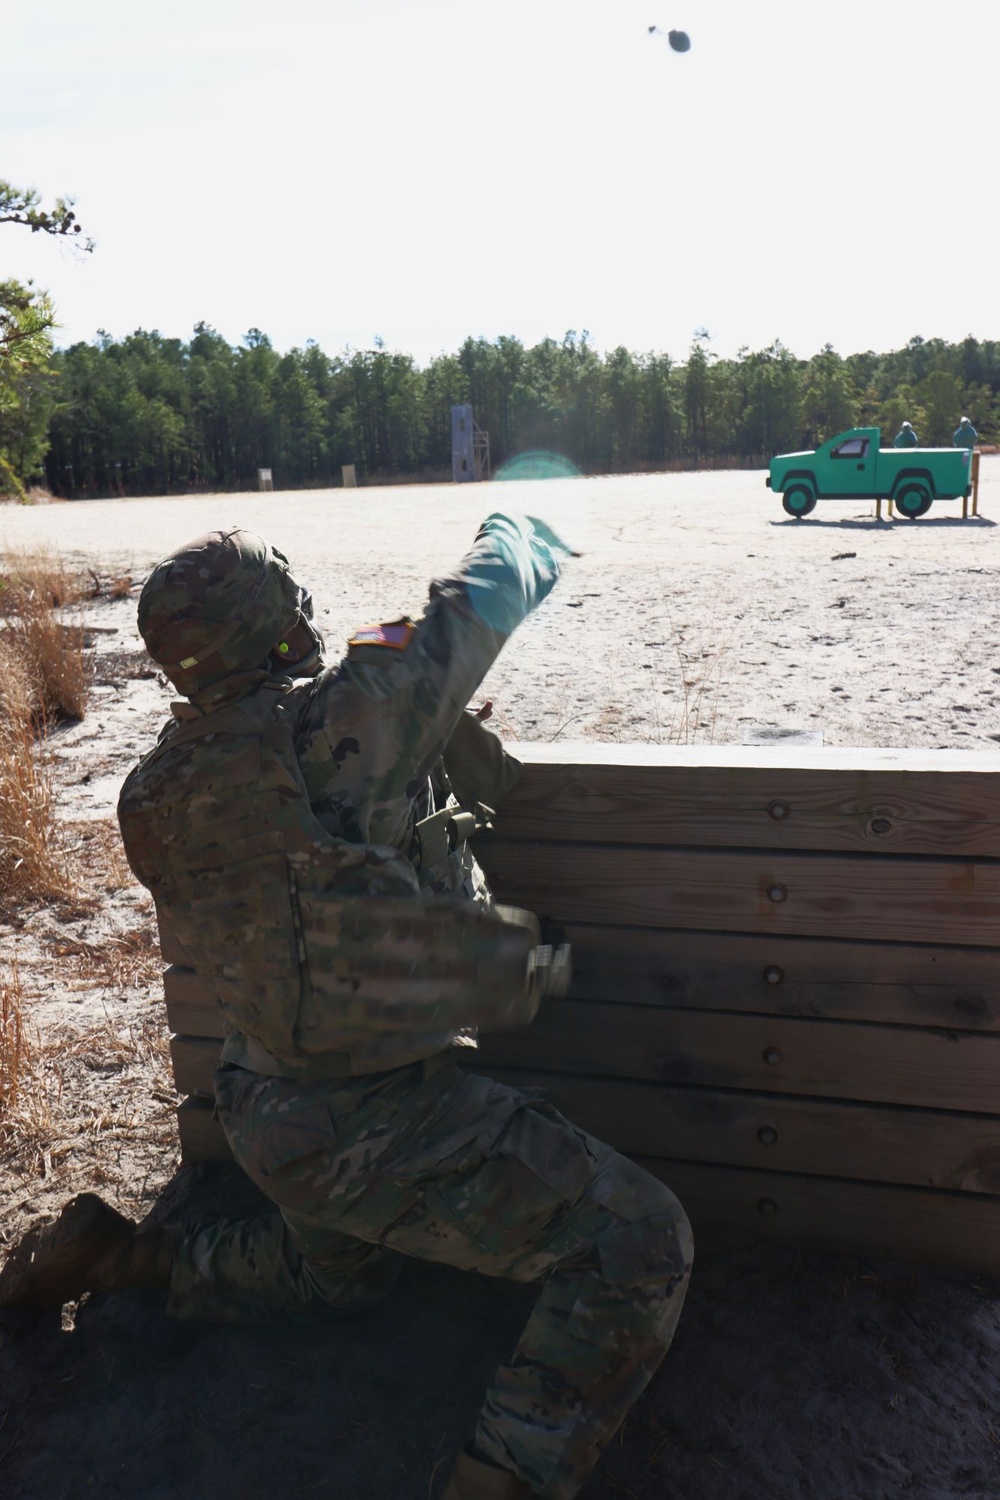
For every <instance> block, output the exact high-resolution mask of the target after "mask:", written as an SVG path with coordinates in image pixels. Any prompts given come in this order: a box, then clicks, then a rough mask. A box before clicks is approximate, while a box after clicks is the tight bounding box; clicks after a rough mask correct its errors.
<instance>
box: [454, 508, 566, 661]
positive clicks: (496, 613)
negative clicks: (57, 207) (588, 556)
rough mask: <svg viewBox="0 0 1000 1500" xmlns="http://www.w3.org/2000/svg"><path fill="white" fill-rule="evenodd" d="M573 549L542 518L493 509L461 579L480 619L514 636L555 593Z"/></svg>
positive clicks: (459, 578) (464, 565) (478, 536)
mask: <svg viewBox="0 0 1000 1500" xmlns="http://www.w3.org/2000/svg"><path fill="white" fill-rule="evenodd" d="M571 553H572V549H571V548H570V547H568V546H567V545H566V543H565V542H564V541H562V539H561V538H560V537H558V536H557V535H556V533H555V532H554V531H553V530H552V528H551V527H549V526H547V525H546V524H545V522H544V521H539V520H536V519H534V518H532V517H530V516H525V515H520V514H518V513H517V512H512V513H511V514H509V515H505V514H504V513H503V512H501V511H494V512H493V514H492V515H489V516H487V517H486V520H485V521H484V522H483V524H482V526H481V527H480V528H479V532H478V534H477V536H476V542H475V545H474V547H473V549H472V551H471V552H470V553H469V554H468V556H467V557H465V558H464V559H463V561H462V565H461V570H460V573H459V575H458V581H459V582H460V583H461V585H462V586H463V588H464V591H465V594H466V597H467V598H468V600H469V603H470V604H471V605H472V607H473V609H474V610H475V612H476V614H477V615H478V616H479V618H480V619H481V620H483V621H484V622H485V624H487V625H488V626H489V627H490V628H491V629H492V630H496V631H498V632H499V633H501V634H502V635H510V634H511V633H512V632H513V631H514V630H515V628H516V627H517V626H518V625H519V624H520V622H521V621H522V620H523V619H524V618H525V616H526V615H529V614H530V613H531V611H532V610H533V609H535V608H537V606H538V605H539V604H541V602H542V600H543V599H545V598H547V596H548V595H549V594H550V593H551V591H552V589H553V588H554V587H555V584H556V580H557V579H558V577H559V574H560V573H561V571H562V565H563V562H564V560H565V559H566V558H567V557H569V556H570V555H571Z"/></svg>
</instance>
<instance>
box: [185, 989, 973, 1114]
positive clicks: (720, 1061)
mask: <svg viewBox="0 0 1000 1500" xmlns="http://www.w3.org/2000/svg"><path fill="white" fill-rule="evenodd" d="M480 1050H481V1054H482V1064H483V1067H484V1069H485V1070H486V1071H489V1070H490V1069H491V1068H526V1069H530V1070H538V1071H543V1072H552V1073H585V1074H591V1075H593V1076H595V1077H600V1076H605V1077H616V1078H636V1079H643V1080H647V1081H650V1082H661V1083H681V1084H697V1085H701V1086H702V1087H705V1088H732V1089H749V1090H752V1091H754V1092H756V1093H778V1094H805V1095H819V1096H820V1097H822V1098H828V1099H830V1098H832V1099H856V1100H868V1101H870V1102H872V1103H877V1104H910V1105H915V1106H917V1107H918V1108H928V1109H954V1110H962V1111H968V1112H972V1113H976V1114H997V1115H1000V1036H996V1035H993V1034H991V1033H982V1032H979V1033H968V1032H955V1031H952V1032H945V1031H930V1030H920V1029H918V1028H916V1027H908V1026H866V1025H862V1024H857V1023H855V1022H851V1021H815V1020H806V1019H801V1018H797V1017H790V1016H757V1015H735V1014H731V1013H726V1012H709V1013H706V1012H701V1011H693V1010H674V1009H667V1008H665V1009H657V1008H655V1007H653V1006H644V1005H628V1004H625V1003H619V1004H617V1005H606V1004H600V1003H598V1002H594V1003H591V1002H587V1001H582V1000H548V1001H546V1002H545V1003H544V1004H543V1005H542V1007H541V1010H540V1011H539V1013H538V1017H537V1019H536V1020H535V1022H534V1024H533V1025H532V1026H531V1027H529V1028H528V1029H527V1030H526V1031H518V1032H513V1031H512V1032H508V1033H506V1034H503V1035H499V1034H498V1035H494V1036H483V1037H482V1038H481V1043H480ZM769 1059H770V1060H769ZM178 1087H183V1086H182V1085H180V1084H179V1085H178Z"/></svg>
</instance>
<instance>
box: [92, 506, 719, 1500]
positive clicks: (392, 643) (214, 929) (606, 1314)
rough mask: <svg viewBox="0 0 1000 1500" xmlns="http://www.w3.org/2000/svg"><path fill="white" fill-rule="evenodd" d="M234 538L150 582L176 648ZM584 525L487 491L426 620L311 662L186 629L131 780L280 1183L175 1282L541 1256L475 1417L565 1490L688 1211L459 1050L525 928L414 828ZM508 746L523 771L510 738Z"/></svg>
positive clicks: (255, 1291)
mask: <svg viewBox="0 0 1000 1500" xmlns="http://www.w3.org/2000/svg"><path fill="white" fill-rule="evenodd" d="M242 535H245V534H242ZM211 542H212V539H206V541H205V542H204V543H199V544H195V545H194V546H193V547H192V548H189V549H186V550H185V553H184V554H181V555H179V561H178V560H177V559H174V560H173V561H172V560H171V559H168V560H167V561H166V562H165V563H164V564H162V565H161V569H160V570H157V572H155V573H154V574H153V575H152V576H151V579H150V580H149V582H147V585H146V589H145V590H144V595H147V591H149V592H148V595H147V608H146V616H145V619H144V614H143V603H142V601H140V624H141V626H142V627H143V634H144V637H145V639H146V641H147V645H148V646H149V648H150V650H151V652H152V654H153V655H154V657H158V659H164V655H165V642H166V640H167V639H172V638H173V637H172V636H171V634H170V632H171V631H173V632H174V633H175V634H176V631H177V630H178V629H179V630H180V632H181V634H182V635H183V631H184V628H185V624H186V622H190V620H191V619H192V618H193V612H192V608H191V607H190V601H191V600H192V599H194V598H195V597H196V596H197V594H198V587H199V586H198V585H197V584H196V583H194V582H192V579H193V577H194V575H195V574H197V576H198V577H202V578H204V573H203V572H202V571H201V564H203V563H204V560H205V559H214V561H212V563H211V566H212V567H214V568H224V567H225V566H226V559H227V557H228V558H229V559H230V561H231V559H232V547H233V545H236V546H245V543H244V541H243V540H242V536H241V539H240V541H239V542H237V543H235V544H234V543H232V542H231V541H230V540H229V539H227V540H226V545H227V546H228V547H229V551H228V552H227V551H226V549H225V547H222V548H221V549H220V543H219V541H218V539H216V540H215V542H214V547H215V551H214V552H213V550H212V545H209V544H210V543H211ZM564 552H565V549H564V548H563V546H562V544H561V543H560V542H559V541H558V539H557V538H556V537H554V536H553V535H552V533H551V532H549V531H548V530H547V528H545V527H544V526H543V525H542V523H540V522H530V521H527V520H524V519H522V520H520V521H518V520H516V519H511V518H509V517H504V516H492V517H490V518H489V519H488V520H487V522H486V523H485V524H484V526H483V528H482V530H481V532H480V534H479V536H478V537H477V540H476V544H475V546H474V548H473V550H472V552H471V553H470V554H469V555H468V556H467V557H466V558H465V559H464V561H463V563H462V564H461V565H460V567H459V568H458V569H457V570H456V572H455V573H454V574H453V575H452V576H451V577H449V578H446V579H444V580H438V581H437V582H436V583H435V584H433V585H432V588H431V599H430V603H429V605H428V607H427V610H426V612H425V614H424V616H423V617H422V619H421V620H420V621H419V622H417V623H416V624H413V623H412V622H406V621H400V622H394V624H393V625H392V626H391V627H373V628H372V629H371V630H370V631H368V632H360V633H359V635H358V637H356V638H355V642H354V643H353V644H352V646H351V647H350V649H349V651H348V655H347V657H346V659H345V660H344V661H343V662H342V663H341V664H340V665H339V666H336V667H333V668H326V669H324V670H322V671H321V672H320V673H319V675H318V676H316V677H315V678H312V679H305V680H296V679H292V678H286V677H280V676H279V677H275V676H274V675H273V673H269V671H268V667H267V663H266V660H265V661H262V662H261V664H260V666H259V667H258V668H248V667H247V663H246V661H245V660H243V661H235V659H234V657H233V656H232V654H230V655H229V659H228V660H225V659H223V660H221V662H220V660H218V659H217V658H218V657H219V655H220V653H219V651H218V650H214V645H213V652H214V654H213V653H209V657H208V659H207V660H206V659H204V658H203V659H202V660H201V661H198V662H195V654H196V653H194V652H193V651H192V653H191V654H189V655H188V656H187V657H186V658H185V659H184V660H182V661H181V662H179V663H178V662H177V661H176V656H177V653H176V652H175V653H174V656H173V657H170V658H169V660H168V664H169V665H170V666H171V675H172V676H173V677H174V680H175V681H177V682H178V685H179V686H181V688H182V690H184V691H188V692H190V695H191V699H192V702H191V704H190V705H179V706H178V705H175V715H176V722H175V724H174V725H172V726H168V728H167V729H166V730H165V731H164V734H163V735H162V736H161V739H160V742H159V743H158V745H157V747H156V749H155V750H154V751H153V752H152V753H151V754H150V756H148V757H147V758H146V759H145V760H144V761H143V762H141V763H140V765H139V767H137V769H136V771H134V772H133V773H132V776H131V777H130V778H129V780H128V781H127V782H126V784H125V787H124V788H123V793H122V799H121V803H120V808H119V812H120V818H121V824H122V831H123V836H124V839H125V844H126V850H127V852H128V855H129V860H130V863H131V864H132V867H133V869H134V870H135V871H136V873H137V875H138V877H139V878H140V879H141V880H142V881H143V882H144V883H145V884H147V885H148V886H149V888H150V889H151V890H152V891H153V893H154V896H155V898H156V901H157V905H158V908H159V909H160V911H161V915H163V916H165V917H166V918H167V919H168V920H169V922H170V925H171V927H172V929H173V930H174V931H176V932H177V933H178V934H179V936H180V940H181V941H182V942H183V943H184V944H185V945H186V947H187V950H188V952H189V953H190V954H191V956H192V962H193V963H194V965H195V967H196V968H197V969H198V970H199V972H201V973H202V974H203V975H205V976H207V977H209V978H210V979H211V980H212V981H213V983H214V984H215V987H216V992H217V995H218V998H219V1002H220V1004H221V1006H222V1009H223V1013H224V1015H225V1017H226V1031H227V1035H226V1041H225V1043H224V1047H223V1060H224V1062H223V1067H222V1068H221V1069H220V1070H219V1072H218V1073H217V1074H216V1077H215V1090H216V1099H217V1107H218V1113H219V1118H220V1119H221V1121H222V1124H223V1126H224V1128H225V1131H226V1135H227V1138H228V1140H229V1143H230V1145H231V1147H232V1150H233V1153H234V1155H235V1157H236V1159H237V1160H238V1161H239V1162H240V1164H241V1165H242V1166H243V1168H244V1169H245V1170H246V1172H247V1173H248V1174H249V1176H250V1177H251V1178H252V1179H253V1180H254V1181H255V1182H256V1183H257V1184H258V1186H259V1187H260V1188H261V1189H262V1191H263V1192H264V1193H265V1194H266V1195H267V1196H268V1197H269V1198H270V1199H271V1200H272V1201H273V1202H274V1203H276V1204H277V1205H278V1207H279V1208H280V1210H281V1216H280V1218H279V1217H278V1216H272V1217H270V1218H266V1219H265V1218H261V1219H252V1220H245V1221H240V1222H226V1221H219V1222H215V1223H210V1224H203V1225H194V1226H189V1227H188V1228H187V1229H186V1230H185V1232H184V1234H183V1236H182V1238H181V1240H180V1243H179V1245H178V1248H177V1252H176V1255H175V1260H174V1265H173V1271H172V1279H171V1287H170V1296H169V1303H168V1307H169V1310H170V1311H171V1313H173V1314H174V1315H175V1316H178V1317H192V1318H209V1319H217V1320H221V1321H254V1320H255V1319H259V1318H266V1317H269V1316H274V1315H275V1314H278V1315H282V1316H291V1317H302V1316H310V1315H312V1314H313V1312H314V1311H315V1310H317V1309H327V1310H331V1311H333V1312H341V1313H343V1312H354V1311H358V1310H360V1309H362V1308H364V1307H365V1306H369V1305H371V1304H372V1303H373V1302H375V1301H377V1300H378V1299H379V1298H380V1297H381V1296H384V1295H385V1293H386V1292H387V1291H388V1290H389V1289H390V1287H391V1285H392V1283H393V1281H394V1280H395V1277H396V1274H397V1270H398V1265H399V1260H398V1254H399V1253H401V1254H404V1255H410V1256H415V1257H418V1258H422V1259H428V1260H435V1261H443V1262H446V1263H447V1264H450V1265H454V1266H459V1267H463V1268H466V1269H470V1270H479V1271H483V1272H485V1273H486V1274H489V1275H497V1276H505V1277H510V1278H512V1279H515V1280H519V1281H526V1282H538V1283H540V1284H541V1286H542V1290H541V1293H540V1296H539V1298H538V1302H537V1304H536V1306H535V1309H534V1312H533V1313H532V1316H531V1319H530V1320H529V1323H528V1326H527V1328H526V1329H525V1332H524V1335H523V1336H522V1339H521V1341H520V1343H519V1345H518V1348H517V1350H516V1351H515V1353H514V1355H513V1357H512V1358H511V1360H510V1362H509V1363H508V1364H507V1365H505V1366H503V1367H502V1368H501V1369H500V1370H499V1371H498V1373H497V1376H496V1379H495V1382H494V1385H493V1387H492V1389H491V1390H490V1392H489V1393H488V1395H487V1398H486V1403H485V1406H484V1408H483V1412H482V1415H481V1418H480V1422H479V1426H478V1429H477V1432H476V1439H475V1443H476V1450H477V1451H478V1452H479V1453H480V1454H482V1455H483V1456H484V1457H486V1458H487V1459H490V1460H493V1461H495V1462H496V1463H497V1464H499V1465H500V1467H501V1468H504V1469H507V1470H510V1471H513V1472H514V1473H516V1474H517V1475H519V1476H520V1477H521V1479H522V1480H523V1481H525V1482H526V1483H527V1484H529V1485H530V1486H531V1487H532V1488H533V1490H534V1491H535V1492H537V1493H538V1494H540V1495H544V1496H548V1497H550V1500H568V1497H571V1496H573V1495H575V1494H576V1492H577V1490H578V1488H579V1486H580V1484H581V1483H582V1482H583V1480H584V1479H585V1477H586V1475H587V1474H588V1472H589V1471H590V1469H591V1468H592V1466H593V1464H594V1462H595V1460H596V1458H597V1454H598V1452H599V1451H600V1448H601V1446H602V1444H603V1443H605V1442H606V1441H607V1439H608V1438H609V1437H610V1435H611V1434H612V1433H613V1432H614V1430H615V1429H616V1427H617V1426H618V1425H619V1424H620V1422H621V1420H622V1418H623V1417H624V1415H625V1413H626V1411H627V1410H628V1408H629V1406H630V1405H631V1403H632V1402H633V1401H634V1400H635V1399H636V1397H637V1396H638V1394H639V1392H640V1391H641V1390H642V1389H643V1387H644V1386H645V1384H646V1382H647V1381H648V1380H649V1378H650V1376H651V1375H652V1374H653V1372H654V1370H655V1369H656V1367H657V1365H658V1364H659V1362H660V1360H661V1359H662V1358H663V1355H664V1353H665V1352H666V1350H667V1348H668V1347H669V1344H670V1340H671V1338H672V1336H673V1331H674V1328H675V1326H676V1323H677V1319H678V1317H679V1315H680V1310H681V1306H682V1303H683V1298H684V1293H685V1290H686V1284H687V1277H688V1274H689V1270H690V1263H691V1237H690V1230H689V1226H688V1224H687V1220H686V1217H685V1215H684V1212H683V1209H682V1208H681V1206H680V1204H679V1203H678V1201H677V1199H676V1198H675V1197H674V1196H673V1195H672V1194H671V1193H670V1192H669V1191H668V1190H667V1189H666V1188H665V1187H663V1186H662V1185H661V1184H660V1183H658V1182H657V1181H655V1179H653V1178H651V1177H650V1176H648V1175H647V1174H646V1173H644V1172H642V1171H641V1170H640V1169H639V1168H637V1167H636V1166H634V1165H633V1164H632V1163H630V1162H629V1161H627V1160H626V1159H625V1158H623V1157H621V1156H619V1155H617V1154H616V1153H615V1152H613V1151H612V1150H610V1148H608V1147H607V1146H605V1145H603V1144H601V1143H600V1142H598V1141H596V1140H594V1139H593V1138H591V1137H589V1136H586V1135H585V1134H583V1133H582V1132H580V1131H577V1130H575V1129H574V1128H573V1127H572V1126H571V1125H570V1124H569V1122H567V1121H566V1120H565V1119H564V1118H563V1117H562V1116H561V1115H560V1114H559V1113H558V1111H556V1110H554V1109H552V1108H551V1107H550V1106H548V1105H546V1104H544V1103H541V1102H539V1101H538V1100H537V1099H534V1098H530V1097H528V1096H527V1095H525V1094H524V1093H521V1092H520V1091H518V1090H516V1089H512V1088H508V1087H505V1086H504V1085H502V1084H498V1083H495V1082H492V1081H491V1080H489V1079H486V1078H482V1077H479V1076H476V1075H472V1074H468V1073H466V1072H465V1071H463V1070H462V1069H461V1068H459V1067H458V1066H457V1061H456V1059H457V1058H458V1057H460V1056H461V1055H462V1052H461V1048H462V1046H463V1045H466V1046H467V1045H474V1036H473V1035H472V1034H471V1031H470V1028H473V1027H474V1026H475V1025H476V1024H477V1023H478V1022H481V1021H485V1020H487V1019H488V1020H489V1023H490V1026H491V1028H493V1027H495V1026H496V1024H497V1023H498V1021H499V1023H500V1024H508V1025H511V1024H524V1023H526V1021H528V1020H530V1018H531V1015H532V1014H533V1010H534V1003H532V1002H530V1001H526V1000H525V999H524V996H523V993H522V994H520V995H519V994H518V993H516V989H517V987H516V986H513V985H512V984H511V983H510V980H509V975H508V973H507V970H508V969H510V968H511V966H513V968H516V967H517V965H518V963H521V964H522V966H523V955H524V951H525V950H524V947H523V942H522V945H521V946H520V947H519V946H518V943H519V942H520V941H521V937H520V936H515V937H511V936H510V931H511V930H510V928H509V927H507V926H506V925H505V924H504V923H503V922H502V921H501V919H500V917H499V916H498V915H496V914H494V913H493V911H492V910H491V904H490V900H489V893H488V891H487V890H486V886H485V881H484V880H483V878H482V874H481V872H480V871H479V870H478V867H477V866H476V865H475V862H474V860H472V858H471V856H470V855H469V854H468V852H467V851H466V850H465V848H464V846H463V847H462V848H460V849H459V850H457V851H454V852H452V853H451V854H449V855H447V856H446V857H444V858H438V859H435V860H434V861H433V862H432V863H431V864H430V865H429V866H427V865H426V862H424V864H422V866H421V868H419V869H418V868H417V867H416V866H415V864H414V858H415V843H414V840H415V824H416V822H417V819H418V815H420V814H421V813H423V814H424V815H426V809H427V807H428V806H429V807H431V808H433V807H434V806H435V805H436V804H437V803H440V802H441V801H442V800H450V799H451V791H450V785H449V781H448V777H447V772H446V770H445V769H444V768H443V767H442V765H441V758H442V754H443V755H444V764H445V767H446V766H447V765H448V762H449V756H450V755H453V754H454V750H455V746H456V745H458V746H460V745H461V741H462V738H463V736H464V734H465V733H466V728H467V726H466V724H465V721H464V720H463V718H462V716H463V711H464V706H465V704H466V703H467V701H468V699H469V698H470V697H471V695H472V693H473V692H474V691H475V690H476V688H477V687H478V686H479V684H480V682H481V681H482V679H483V677H484V676H485V673H486V672H487V670H488V668H489V667H490V665H491V663H492V662H493V660H494V659H495V657H496V655H497V654H498V652H499V651H500V649H501V647H502V645H503V643H504V641H505V640H506V639H507V637H508V636H509V634H510V633H511V631H512V630H513V629H514V628H515V626H516V625H517V624H518V623H519V621H520V620H521V619H523V618H524V616H525V615H526V614H527V613H528V612H529V611H530V610H531V609H532V608H533V607H534V606H535V605H536V604H537V603H539V602H540V601H541V600H542V599H543V598H544V597H545V595H546V594H547V593H548V592H549V590H550V589H551V587H552V586H553V584H554V583H555V581H556V578H557V576H558V572H559V567H560V562H561V557H562V555H563V554H564ZM279 556H280V555H279ZM199 558H200V559H201V563H199ZM264 561H265V564H266V566H270V567H273V566H274V564H273V562H271V561H268V559H266V558H265V560H264ZM281 561H282V562H283V561H284V560H283V559H282V560H281ZM163 570H166V571H165V572H164V571H163ZM209 581H211V580H209ZM157 601H159V602H157ZM164 601H166V608H164ZM229 607H230V608H231V607H232V606H231V605H230V606H229ZM241 607H242V606H241ZM157 611H159V614H157ZM243 614H244V617H245V618H246V619H249V620H252V618H253V615H252V611H251V610H250V609H249V607H248V608H247V609H244V611H243ZM164 618H166V621H167V627H169V628H165V630H164V633H163V635H162V636H158V630H159V629H160V626H161V625H162V624H163V619H164ZM215 623H216V624H222V623H223V622H222V621H216V622H215ZM200 628H201V630H202V635H203V636H204V628H205V622H204V621H202V622H201V625H200ZM228 652H230V647H229V642H228V638H227V640H225V641H223V645H222V649H221V655H222V657H223V658H225V657H226V655H227V653H228ZM187 664H192V665H187ZM236 668H241V669H242V670H236ZM192 671H193V672H195V673H196V674H197V675H196V676H195V677H194V678H192V677H191V675H190V674H191V672H192ZM456 729H458V736H457V739H456ZM494 762H495V765H494V773H495V774H494V778H493V779H494V785H495V786H496V787H497V788H498V789H502V787H501V784H502V782H503V781H504V780H505V779H508V778H509V775H510V772H511V767H510V766H509V765H508V764H507V763H506V761H505V759H504V757H503V756H502V753H500V754H498V755H495V756H494ZM457 765H458V770H457V774H456V785H458V786H459V789H461V781H462V779H463V776H466V777H468V768H469V761H468V759H467V758H466V757H458V761H457ZM470 779H471V783H472V789H473V790H476V789H477V787H478V786H479V782H477V777H476V775H475V774H472V775H471V778H470ZM466 800H469V796H468V793H466ZM484 800H485V799H484ZM407 913H409V914H410V918H411V921H412V922H415V923H416V925H411V926H410V927H408V926H407V916H406V914H407ZM383 919H384V923H383V925H384V929H385V933H386V934H387V935H386V936H383V935H382V932H381V930H380V922H383ZM418 919H419V920H418ZM425 921H426V923H429V925H421V924H422V923H424V922H425ZM522 936H523V935H522ZM508 950H509V951H508ZM535 1003H536V1002H535Z"/></svg>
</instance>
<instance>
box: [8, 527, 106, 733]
mask: <svg viewBox="0 0 1000 1500" xmlns="http://www.w3.org/2000/svg"><path fill="white" fill-rule="evenodd" d="M84 594H85V589H84V586H83V584H82V581H81V579H80V577H79V576H78V575H76V574H73V573H70V572H69V570H68V569H67V568H66V566H65V564H64V563H62V562H58V561H54V560H53V559H52V558H50V557H46V556H44V555H42V556H27V555H25V556H11V557H9V558H8V560H7V563H6V565H5V567H4V569H3V571H2V572H0V674H2V675H0V682H2V684H3V685H2V686H0V707H2V709H3V711H4V712H5V715H6V716H7V717H8V718H9V717H12V716H14V715H24V714H25V713H27V714H28V715H30V718H31V721H32V724H33V725H34V728H35V729H36V731H38V732H41V733H44V731H45V729H46V728H47V726H48V725H50V724H53V723H58V722H59V721H60V720H63V719H82V718H83V715H84V711H85V709H86V706H87V695H88V692H89V689H90V664H89V661H88V659H87V657H86V655H85V652H84V644H83V641H84V632H83V626H82V625H81V624H80V622H79V621H68V622H67V621H64V620H63V619H62V618H61V614H60V612H61V611H63V610H65V609H67V608H70V607H72V605H74V604H78V603H79V602H80V600H81V599H82V598H83V597H84ZM11 677H12V678H13V680H14V682H15V684H16V686H15V688H14V689H13V690H11V689H9V688H8V686H7V683H8V681H9V680H10V678H11Z"/></svg>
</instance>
